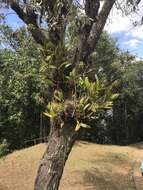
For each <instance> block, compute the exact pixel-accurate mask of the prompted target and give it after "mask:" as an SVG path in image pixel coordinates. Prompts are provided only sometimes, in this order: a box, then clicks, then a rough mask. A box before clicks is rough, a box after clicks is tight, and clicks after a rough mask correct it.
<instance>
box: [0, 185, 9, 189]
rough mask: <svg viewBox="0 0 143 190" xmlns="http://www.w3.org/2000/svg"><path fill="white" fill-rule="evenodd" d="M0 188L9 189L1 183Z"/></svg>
mask: <svg viewBox="0 0 143 190" xmlns="http://www.w3.org/2000/svg"><path fill="white" fill-rule="evenodd" d="M0 190H9V189H8V187H6V186H3V185H2V184H0Z"/></svg>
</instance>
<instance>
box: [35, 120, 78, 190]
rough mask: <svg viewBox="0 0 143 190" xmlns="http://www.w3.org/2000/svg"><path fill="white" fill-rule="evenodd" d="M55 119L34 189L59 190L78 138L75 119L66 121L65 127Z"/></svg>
mask: <svg viewBox="0 0 143 190" xmlns="http://www.w3.org/2000/svg"><path fill="white" fill-rule="evenodd" d="M58 125H60V123H58V121H57V120H56V119H55V120H54V122H53V125H52V131H51V133H50V137H49V141H48V145H47V150H46V151H45V153H44V155H43V158H42V159H41V161H40V167H39V170H38V173H37V178H36V180H35V188H34V190H58V188H59V183H60V179H61V176H62V173H63V169H64V166H65V162H66V160H67V158H68V155H69V153H70V151H71V149H72V147H73V144H74V142H75V140H76V137H77V133H76V132H75V129H74V128H75V121H74V120H73V119H72V118H71V119H68V120H67V121H66V122H65V126H64V128H63V129H61V128H60V126H58Z"/></svg>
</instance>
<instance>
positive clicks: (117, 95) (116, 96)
mask: <svg viewBox="0 0 143 190" xmlns="http://www.w3.org/2000/svg"><path fill="white" fill-rule="evenodd" d="M119 96H120V94H118V93H116V94H113V95H112V96H111V98H110V99H111V100H116V99H117V98H118V97H119Z"/></svg>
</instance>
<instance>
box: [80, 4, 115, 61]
mask: <svg viewBox="0 0 143 190" xmlns="http://www.w3.org/2000/svg"><path fill="white" fill-rule="evenodd" d="M115 1H116V0H105V2H104V5H103V7H102V10H101V11H100V13H99V15H98V20H97V21H95V22H94V23H93V25H92V28H91V31H90V34H89V37H88V39H87V41H86V44H84V47H82V55H81V59H82V60H83V61H85V62H87V60H88V57H89V56H90V55H91V53H92V52H93V51H94V49H95V46H96V44H97V42H98V40H99V37H100V35H101V33H102V31H103V28H104V26H105V23H106V20H107V18H108V15H109V13H110V11H111V9H112V7H113V5H114V3H115Z"/></svg>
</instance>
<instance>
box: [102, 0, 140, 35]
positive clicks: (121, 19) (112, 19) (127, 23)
mask: <svg viewBox="0 0 143 190" xmlns="http://www.w3.org/2000/svg"><path fill="white" fill-rule="evenodd" d="M142 10H143V1H141V3H140V5H139V10H138V12H137V13H132V14H131V15H129V16H123V15H122V13H121V11H119V10H117V9H116V7H115V6H114V8H113V9H112V11H111V13H110V15H109V19H108V21H107V24H106V26H105V29H106V30H107V31H108V32H109V33H111V34H113V33H119V32H124V33H126V35H130V36H132V37H138V38H140V39H143V26H138V27H134V26H133V22H135V21H140V20H141V17H142V16H143V13H142Z"/></svg>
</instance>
